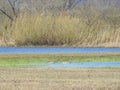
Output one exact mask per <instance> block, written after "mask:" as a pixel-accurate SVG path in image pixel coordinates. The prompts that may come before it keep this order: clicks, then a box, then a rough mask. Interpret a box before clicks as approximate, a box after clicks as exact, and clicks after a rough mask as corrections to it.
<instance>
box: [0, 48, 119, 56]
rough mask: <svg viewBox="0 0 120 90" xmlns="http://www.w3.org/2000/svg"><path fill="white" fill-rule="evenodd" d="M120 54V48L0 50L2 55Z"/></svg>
mask: <svg viewBox="0 0 120 90" xmlns="http://www.w3.org/2000/svg"><path fill="white" fill-rule="evenodd" d="M94 53H120V48H10V47H7V48H6V47H5V48H2V47H1V48H0V54H94Z"/></svg>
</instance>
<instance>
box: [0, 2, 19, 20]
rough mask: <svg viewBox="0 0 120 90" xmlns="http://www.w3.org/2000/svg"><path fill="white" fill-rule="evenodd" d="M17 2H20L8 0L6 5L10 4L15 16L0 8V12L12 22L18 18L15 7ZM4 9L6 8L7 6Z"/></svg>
mask: <svg viewBox="0 0 120 90" xmlns="http://www.w3.org/2000/svg"><path fill="white" fill-rule="evenodd" d="M17 1H18V0H14V1H11V0H6V3H7V2H8V6H10V9H11V10H12V14H13V16H12V15H10V14H9V13H8V12H7V11H6V10H5V9H2V7H1V8H0V12H1V13H2V14H4V15H5V16H6V17H7V18H9V19H10V20H11V21H13V20H14V17H15V18H16V17H17V9H16V7H15V5H16V2H17ZM3 7H4V8H6V6H3Z"/></svg>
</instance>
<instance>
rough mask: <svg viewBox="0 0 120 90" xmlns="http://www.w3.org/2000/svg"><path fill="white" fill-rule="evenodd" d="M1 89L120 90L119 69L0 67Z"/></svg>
mask: <svg viewBox="0 0 120 90" xmlns="http://www.w3.org/2000/svg"><path fill="white" fill-rule="evenodd" d="M0 90H120V69H25V68H24V69H0Z"/></svg>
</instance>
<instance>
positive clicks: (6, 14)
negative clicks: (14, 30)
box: [0, 9, 13, 21]
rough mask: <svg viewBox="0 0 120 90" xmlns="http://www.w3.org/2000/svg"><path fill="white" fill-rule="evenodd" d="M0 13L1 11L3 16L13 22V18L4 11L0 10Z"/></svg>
mask: <svg viewBox="0 0 120 90" xmlns="http://www.w3.org/2000/svg"><path fill="white" fill-rule="evenodd" d="M0 11H1V12H2V13H3V14H4V15H5V16H7V17H8V18H9V19H10V20H11V21H13V18H12V17H11V16H10V15H8V14H7V13H6V12H5V11H4V10H2V9H0Z"/></svg>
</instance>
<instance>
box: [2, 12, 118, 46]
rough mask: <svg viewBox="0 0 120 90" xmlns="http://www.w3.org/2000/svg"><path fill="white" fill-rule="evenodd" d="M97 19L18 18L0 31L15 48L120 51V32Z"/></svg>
mask: <svg viewBox="0 0 120 90" xmlns="http://www.w3.org/2000/svg"><path fill="white" fill-rule="evenodd" d="M94 19H95V20H93V21H91V22H88V19H86V18H83V17H80V18H78V17H73V16H70V15H58V16H53V15H43V14H37V15H19V16H18V18H16V19H15V20H14V21H13V22H12V24H11V25H9V27H7V29H6V28H0V36H1V37H2V38H4V40H3V42H4V43H5V44H6V45H15V46H30V45H36V46H38V45H47V46H73V47H120V28H119V27H117V28H114V27H112V25H110V24H109V23H107V22H106V21H105V20H101V19H98V18H94ZM4 24H5V25H6V22H5V23H3V25H2V27H5V25H4ZM7 26H8V25H7ZM0 41H2V40H1V39H0ZM1 43H2V42H1Z"/></svg>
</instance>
